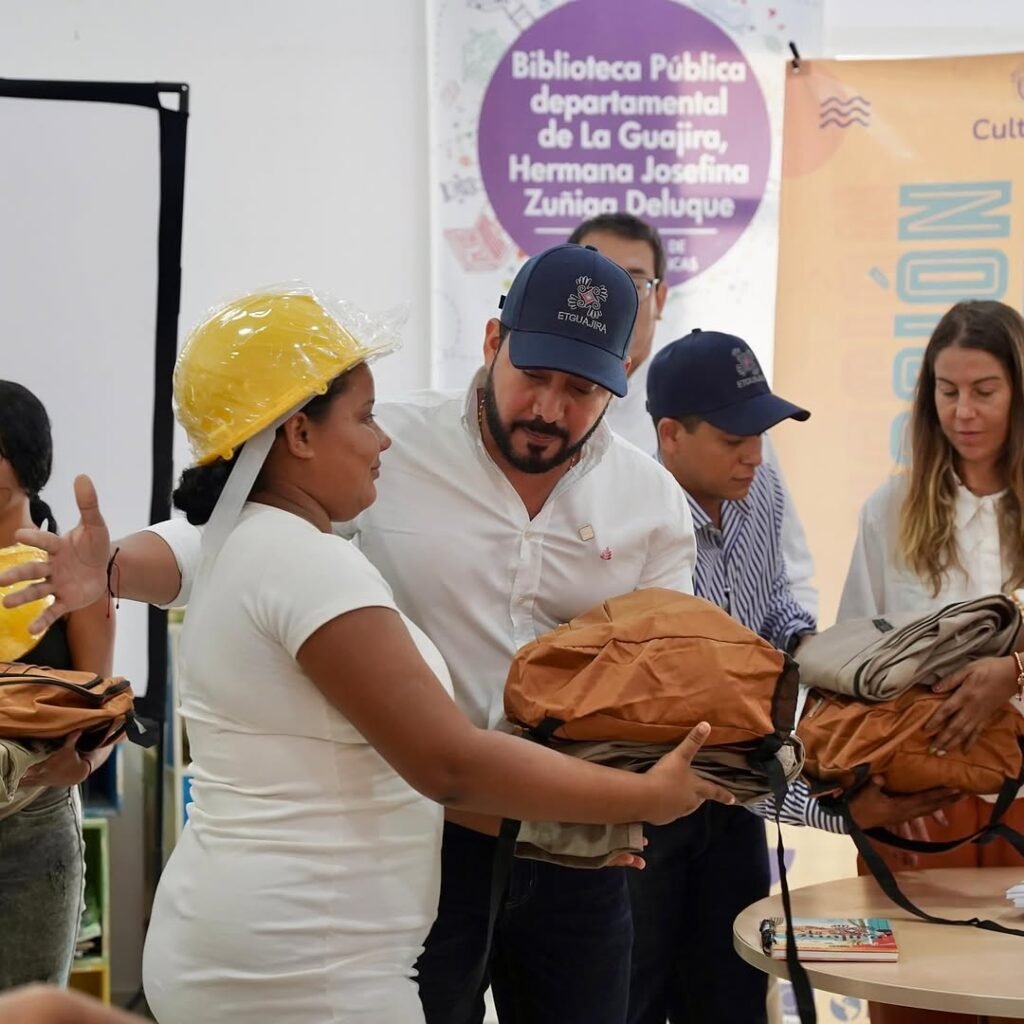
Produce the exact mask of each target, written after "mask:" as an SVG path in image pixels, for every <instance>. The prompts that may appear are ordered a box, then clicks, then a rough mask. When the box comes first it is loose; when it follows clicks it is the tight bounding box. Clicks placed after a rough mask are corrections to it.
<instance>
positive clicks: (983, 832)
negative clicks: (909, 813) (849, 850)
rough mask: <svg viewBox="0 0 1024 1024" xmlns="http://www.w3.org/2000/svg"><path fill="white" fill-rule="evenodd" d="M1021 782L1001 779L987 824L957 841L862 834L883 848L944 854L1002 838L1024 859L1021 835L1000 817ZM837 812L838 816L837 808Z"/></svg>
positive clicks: (878, 830) (880, 832)
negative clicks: (882, 845)
mask: <svg viewBox="0 0 1024 1024" xmlns="http://www.w3.org/2000/svg"><path fill="white" fill-rule="evenodd" d="M1021 782H1022V780H1021V779H1020V778H1017V779H1006V780H1004V782H1003V784H1002V786H1001V787H1000V789H999V795H998V796H997V797H996V802H995V803H994V804H993V805H992V813H991V814H990V815H989V819H988V822H987V823H986V824H984V825H982V827H981V828H979V829H978V830H977V831H976V832H972V833H971V834H970V835H968V836H961V837H960V838H959V839H943V840H924V839H907V838H906V837H905V836H900V835H896V833H895V832H890V831H889V830H888V829H885V828H869V829H865V833H866V834H867V835H868V836H870V837H871V838H872V839H876V840H878V841H879V842H881V843H885V844H886V845H887V846H894V847H896V848H897V849H900V850H908V851H909V852H911V853H947V852H948V851H950V850H955V849H957V847H960V846H966V845H967V844H968V843H981V844H984V843H990V842H992V840H993V839H996V838H999V837H1002V838H1003V839H1005V840H1006V841H1007V842H1008V843H1009V844H1010V845H1011V846H1012V847H1013V848H1014V849H1015V850H1016V851H1017V852H1018V853H1019V854H1020V855H1021V856H1022V857H1024V836H1022V835H1021V834H1020V833H1019V832H1017V831H1016V830H1015V829H1012V828H1010V826H1009V825H1005V824H1003V823H1002V818H1003V815H1004V814H1005V813H1006V812H1007V810H1009V807H1010V804H1012V803H1013V801H1014V800H1016V798H1017V793H1018V791H1019V789H1020V787H1021ZM837 809H838V810H839V811H840V813H842V808H841V807H839V808H837Z"/></svg>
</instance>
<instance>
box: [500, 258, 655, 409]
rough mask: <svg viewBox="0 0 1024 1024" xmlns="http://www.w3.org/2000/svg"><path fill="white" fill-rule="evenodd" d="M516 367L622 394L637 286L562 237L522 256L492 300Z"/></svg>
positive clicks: (616, 267)
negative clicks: (552, 373)
mask: <svg viewBox="0 0 1024 1024" xmlns="http://www.w3.org/2000/svg"><path fill="white" fill-rule="evenodd" d="M498 308H499V309H500V310H501V322H502V323H503V324H504V325H505V326H506V327H507V328H509V331H510V332H511V333H510V334H509V339H508V357H509V359H510V360H511V361H512V365H513V366H515V367H517V368H518V369H520V370H557V371H558V372H560V373H571V374H573V375H575V376H577V377H583V378H584V380H589V381H592V382H593V383H594V384H597V385H599V386H600V387H602V388H607V389H608V390H609V391H610V392H611V393H612V394H613V395H618V396H619V397H620V398H621V397H622V396H623V395H624V394H625V393H626V367H625V365H624V362H625V359H626V355H627V354H628V352H629V339H630V337H631V336H632V334H633V322H634V321H635V320H636V310H637V295H636V286H635V285H634V284H633V281H632V279H631V278H630V276H629V274H627V273H626V271H625V270H623V269H622V267H620V266H619V265H618V264H617V263H613V262H612V261H611V260H610V259H608V258H607V257H606V256H602V255H601V254H600V253H599V252H598V251H597V250H596V249H595V248H594V247H593V246H590V245H576V244H574V243H571V242H566V243H565V244H564V245H556V246H554V248H551V249H546V250H545V251H544V252H542V253H538V254H537V255H536V256H532V257H531V258H530V259H528V260H527V261H526V262H525V263H524V264H523V266H522V268H521V269H520V271H519V273H518V274H516V277H515V280H514V281H513V282H512V286H511V287H510V288H509V290H508V294H507V295H503V296H502V298H501V302H500V303H499V304H498Z"/></svg>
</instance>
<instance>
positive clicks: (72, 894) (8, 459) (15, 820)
mask: <svg viewBox="0 0 1024 1024" xmlns="http://www.w3.org/2000/svg"><path fill="white" fill-rule="evenodd" d="M52 462H53V444H52V439H51V434H50V419H49V416H48V415H47V413H46V409H45V408H44V407H43V404H42V403H41V402H40V401H39V399H38V398H37V397H36V396H35V395H34V394H32V392H31V391H29V390H28V389H27V388H25V387H22V386H21V385H20V384H15V383H14V382H12V381H0V569H2V568H8V567H9V566H12V565H16V564H19V563H21V562H25V561H27V560H34V559H35V558H37V557H38V555H39V552H38V551H36V549H34V548H29V547H25V546H24V545H21V544H15V537H14V535H15V532H16V531H17V530H18V529H20V528H22V527H25V526H33V525H34V526H39V527H44V528H46V529H49V530H50V531H52V532H54V533H55V532H56V529H57V526H56V523H55V522H54V519H53V514H52V513H51V512H50V509H49V506H48V505H47V504H46V502H44V501H43V500H42V498H40V497H39V492H40V491H41V490H42V489H43V487H44V486H45V485H46V482H47V481H48V480H49V478H50V467H51V464H52ZM9 589H14V588H9ZM4 592H6V589H5V591H0V597H2V595H3V593H4ZM40 606H41V602H36V603H34V604H31V605H26V606H22V607H20V608H11V609H8V608H3V607H0V661H24V662H32V663H35V664H45V665H50V666H52V667H54V668H69V669H88V670H89V671H92V672H98V673H102V674H104V675H108V674H109V673H110V662H111V658H112V656H113V647H114V622H113V619H111V618H108V617H107V611H106V607H105V602H100V603H99V604H97V605H94V606H92V607H90V608H84V609H82V610H81V611H77V612H74V613H72V614H71V615H67V616H65V617H63V618H60V619H58V620H57V621H56V622H55V623H54V624H53V626H51V628H50V630H49V631H48V632H47V633H46V634H44V635H43V637H42V638H41V639H40V638H39V637H38V636H33V635H32V634H31V633H29V632H28V623H29V622H30V621H31V620H32V619H33V618H34V617H35V614H38V612H39V611H40ZM33 613H34V614H33ZM77 739H78V735H77V734H73V735H71V736H69V737H68V739H67V741H66V742H65V743H64V744H63V745H61V746H59V747H58V748H57V749H56V750H55V751H54V753H52V754H50V756H49V757H47V758H46V759H45V760H42V761H38V762H37V763H35V764H33V765H32V766H31V767H29V768H28V770H27V771H25V772H24V774H22V773H21V772H20V771H19V773H18V774H19V782H18V786H17V788H16V789H15V791H14V793H13V794H11V795H10V799H7V800H0V990H3V989H7V988H12V987H14V986H15V985H21V984H24V983H26V982H31V981H48V982H52V983H54V984H58V985H64V984H66V983H67V979H68V974H69V972H70V970H71V965H72V961H73V959H74V954H75V942H76V939H77V936H78V921H79V917H80V914H81V902H82V887H83V882H84V863H83V859H82V827H81V821H80V816H81V809H80V807H79V804H78V798H77V794H76V792H75V787H77V785H78V783H80V782H83V781H84V780H85V778H86V777H87V776H88V775H89V773H90V772H91V771H93V770H94V769H95V768H96V767H98V766H99V765H100V764H102V762H103V761H104V760H106V758H107V757H108V756H109V754H110V748H109V747H108V748H106V749H105V750H102V751H92V752H89V753H80V752H79V751H78V750H76V748H75V743H76V741H77ZM0 743H5V744H7V745H6V747H5V750H6V756H7V759H8V763H13V762H14V760H15V759H16V758H17V759H18V761H19V763H22V762H23V760H24V755H23V754H20V750H17V751H16V749H15V747H14V746H13V745H11V744H9V742H8V741H0ZM4 791H5V793H6V791H7V787H6V786H5V787H4Z"/></svg>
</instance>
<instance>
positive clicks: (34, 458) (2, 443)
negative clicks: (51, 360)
mask: <svg viewBox="0 0 1024 1024" xmlns="http://www.w3.org/2000/svg"><path fill="white" fill-rule="evenodd" d="M0 457H2V458H4V459H6V460H7V461H8V462H9V463H10V464H11V469H12V470H14V475H15V477H17V480H18V483H19V484H20V485H21V488H22V490H23V491H24V492H25V493H26V494H27V495H28V501H29V514H30V515H31V516H32V522H34V523H35V524H36V526H45V527H46V529H48V530H49V531H50V533H56V532H57V521H56V520H55V519H54V518H53V513H52V512H51V511H50V506H49V505H47V504H46V502H45V501H43V499H42V498H40V497H39V492H40V491H41V490H42V489H43V488H44V487H45V486H46V483H47V481H48V480H49V479H50V470H51V469H52V468H53V435H52V433H51V431H50V417H49V416H48V415H47V413H46V407H45V406H44V405H43V403H42V402H40V401H39V399H38V398H36V396H35V395H34V394H32V392H31V391H29V389H28V388H26V387H22V385H21V384H15V383H14V381H11V380H0Z"/></svg>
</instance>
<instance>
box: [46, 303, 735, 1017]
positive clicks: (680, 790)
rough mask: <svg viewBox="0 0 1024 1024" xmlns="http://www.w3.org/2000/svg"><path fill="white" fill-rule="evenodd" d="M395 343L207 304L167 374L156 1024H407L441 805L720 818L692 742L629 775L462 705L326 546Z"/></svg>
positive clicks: (442, 673)
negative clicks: (189, 528) (174, 515)
mask: <svg viewBox="0 0 1024 1024" xmlns="http://www.w3.org/2000/svg"><path fill="white" fill-rule="evenodd" d="M393 344H394V342H393V337H392V334H391V332H390V331H389V330H387V329H386V327H385V326H384V325H381V324H379V323H376V322H374V321H372V320H370V319H369V318H367V317H364V316H361V315H360V314H358V313H357V312H356V311H355V310H354V309H352V308H351V307H349V306H346V305H344V304H338V303H331V302H329V301H327V300H326V299H324V298H323V297H321V296H319V295H317V294H315V293H314V292H312V291H311V290H310V289H308V288H305V287H302V286H293V287H284V288H278V289H272V290H264V291H261V292H258V293H255V294H252V295H248V296H245V297H244V298H241V299H239V300H237V301H235V302H232V303H229V304H227V305H226V306H224V307H222V308H220V309H218V310H217V311H216V312H214V313H212V314H211V315H210V316H208V317H207V318H206V319H205V320H204V321H203V322H202V323H200V324H199V326H198V327H197V328H196V329H195V330H194V331H193V332H192V334H191V335H190V336H189V338H188V340H187V342H186V344H185V347H184V349H183V350H182V353H181V355H180V357H179V359H178V364H177V367H176V370H175V381H174V391H175V401H176V406H177V414H178V418H179V420H180V421H181V423H182V424H183V426H184V427H185V429H186V431H187V433H188V435H189V439H190V441H191V444H192V448H193V452H194V454H195V458H196V465H195V466H193V467H192V468H191V469H188V470H186V471H185V473H184V474H183V476H182V479H181V483H180V485H179V487H178V489H177V490H176V492H175V495H174V500H175V504H176V505H177V506H178V507H179V508H180V509H182V510H183V511H184V512H185V513H186V514H187V516H188V518H189V519H190V520H191V521H192V522H193V523H197V524H204V526H203V537H202V567H201V569H200V570H199V573H198V576H197V579H196V581H195V583H194V585H193V588H192V593H191V597H190V600H189V606H188V612H187V615H186V618H185V627H184V632H183V635H182V642H181V652H180V659H181V660H180V673H179V675H180V701H181V712H182V716H183V718H184V719H185V722H186V724H187V727H188V733H189V741H190V748H191V754H192V759H193V765H192V768H193V788H192V794H193V798H194V802H193V803H192V804H191V806H190V813H189V821H188V824H187V826H186V828H185V830H184V832H183V834H182V836H181V837H180V839H179V840H178V843H177V845H176V846H175V848H174V852H173V854H172V856H171V859H170V861H169V863H168V865H167V868H166V869H165V871H164V873H163V875H162V877H161V879H160V884H159V887H158V890H157V894H156V898H155V901H154V905H153V913H152V917H151V920H150V927H149V931H148V934H147V938H146V948H145V953H144V964H143V978H144V984H145V989H146V997H147V1001H148V1004H149V1007H150V1009H151V1011H152V1012H153V1013H154V1014H155V1016H156V1018H157V1020H158V1021H160V1022H161V1024H186V1022H187V1024H195V1022H202V1021H216V1022H218V1024H232V1022H238V1024H242V1022H244V1024H261V1022H265V1024H290V1022H295V1024H298V1022H302V1024H308V1022H311V1021H327V1020H330V1021H334V1022H335V1024H344V1022H355V1021H357V1020H358V1021H373V1022H381V1024H384V1022H386V1024H422V1021H423V1014H422V1010H421V1007H420V1004H419V998H418V992H417V989H416V984H415V980H414V967H413V965H414V963H415V961H416V959H417V957H418V955H419V953H420V951H421V949H422V946H423V942H424V939H425V938H426V935H427V932H428V930H429V928H430V925H431V923H432V921H433V918H434V915H435V912H436V907H437V899H438V889H439V884H440V857H439V854H440V841H441V823H442V811H441V807H440V806H439V805H440V804H445V805H447V806H451V807H458V808H463V809H465V810H469V811H478V812H482V813H485V814H491V815H499V816H509V817H513V818H527V819H532V820H538V821H559V820H560V821H579V822H592V823H597V824H604V823H614V822H629V821H653V822H660V821H668V820H671V819H673V818H676V817H678V816H680V815H682V814H686V813H689V812H691V811H692V810H694V809H695V808H696V807H697V806H698V805H699V804H700V802H701V801H702V800H704V799H717V800H723V801H726V802H732V798H731V797H730V796H729V794H728V793H726V792H725V791H724V790H722V789H720V788H719V787H717V786H715V785H713V784H711V783H708V782H704V781H702V780H700V779H698V778H696V777H695V776H694V775H693V774H692V773H691V772H690V771H689V761H690V758H691V757H692V755H693V753H694V751H695V750H696V749H697V748H698V747H699V746H700V744H701V742H703V739H704V737H705V735H706V732H707V727H706V726H703V725H702V726H699V727H698V728H697V729H695V730H694V731H693V733H692V734H691V735H690V736H689V737H688V738H687V740H685V741H684V743H682V744H681V745H680V747H679V748H678V749H677V750H676V751H674V752H673V753H671V754H670V755H669V756H668V757H666V758H665V759H664V760H663V761H661V762H660V763H659V764H658V765H657V766H656V767H655V768H654V769H652V770H651V771H650V772H649V773H648V774H646V775H632V774H629V773H627V772H620V771H615V770H613V769H605V768H599V767H597V766H595V765H591V764H587V763H584V762H581V761H578V760H575V759H571V758H567V757H564V756H562V755H559V754H556V753H553V752H552V751H550V750H548V749H546V748H544V747H542V746H539V745H537V744H534V743H530V742H527V741H524V740H521V739H518V738H515V737H512V736H507V735H503V734H500V733H497V732H493V731H487V730H483V729H478V728H476V727H475V726H473V725H472V724H471V723H470V722H469V721H468V720H467V719H466V718H465V717H464V716H463V715H462V714H461V712H460V711H459V710H458V709H457V708H456V706H455V704H454V703H453V702H452V700H451V697H450V685H451V684H450V680H449V676H448V672H447V669H446V667H445V664H444V662H443V660H442V658H441V656H440V654H439V653H438V651H437V649H436V648H435V647H434V646H433V644H432V643H431V642H430V640H429V639H428V638H427V637H426V636H425V635H424V634H423V633H422V632H421V631H420V630H419V629H418V628H417V627H416V626H415V625H414V624H413V623H412V622H410V621H409V620H408V619H406V618H405V617H404V616H403V615H402V614H401V613H400V612H399V611H398V609H397V607H396V605H395V601H394V598H393V596H392V594H391V591H390V589H389V587H388V586H387V584H386V583H385V582H384V579H383V578H382V577H381V575H380V573H379V572H378V571H377V570H376V569H375V568H374V567H373V566H372V565H371V564H370V562H369V561H368V560H367V559H366V558H365V556H363V555H362V553H361V552H360V551H359V550H358V549H357V548H356V547H354V546H353V545H352V544H350V543H349V542H348V541H346V540H343V539H341V538H340V537H337V536H335V535H334V534H333V533H332V532H331V523H332V522H339V521H345V520H350V519H353V518H355V517H356V516H358V515H359V513H360V512H361V511H362V510H364V509H365V508H367V507H368V506H369V505H370V504H371V503H372V502H373V501H374V499H375V497H376V491H375V483H374V482H375V480H376V478H377V476H378V474H379V473H380V472H381V470H382V458H381V457H382V455H383V454H384V453H385V452H386V450H387V448H388V447H389V445H390V440H389V439H388V438H387V436H386V435H385V434H384V433H383V432H382V431H381V430H380V428H379V427H378V426H377V424H376V423H375V422H374V418H373V404H374V389H373V377H372V375H371V373H370V370H369V367H368V361H369V360H370V359H372V358H373V357H375V356H378V355H380V354H381V353H382V352H385V351H387V350H388V349H390V348H391V347H393ZM385 461H386V460H385ZM384 468H385V469H386V467H384ZM89 496H90V494H89V488H88V487H87V486H86V485H85V484H84V482H83V483H82V484H81V485H80V487H79V499H80V502H81V505H82V508H83V516H84V517H86V518H88V520H89V526H88V530H89V531H92V532H91V533H90V534H89V536H88V537H86V533H85V532H81V531H85V530H86V527H85V526H84V525H83V527H81V528H80V532H79V533H78V535H77V536H78V538H79V540H80V541H83V542H84V544H86V545H92V546H93V547H95V546H97V545H98V549H99V550H102V551H104V552H105V551H106V544H107V539H108V538H107V536H106V530H105V527H104V525H103V521H102V518H101V517H100V515H99V511H98V509H97V508H96V507H95V506H94V505H90V503H89V500H88V499H89ZM87 506H88V509H87ZM71 548H72V545H71V544H70V543H68V542H64V541H57V542H49V543H48V547H47V550H48V552H49V555H50V563H49V564H50V566H52V567H54V571H56V566H57V565H58V563H60V564H62V565H64V566H65V567H66V570H67V571H66V573H65V574H64V576H63V579H64V582H65V583H69V582H70V583H71V584H72V585H71V586H70V587H65V586H62V587H61V588H60V589H61V590H62V598H61V599H62V600H63V599H64V597H65V596H66V595H67V594H68V593H70V592H71V591H72V590H74V587H75V585H76V584H77V583H81V582H83V580H81V579H76V577H77V574H78V573H79V572H86V573H87V572H88V562H89V559H88V558H87V559H84V560H83V559H82V558H80V557H78V555H76V554H74V553H72V552H71ZM46 589H47V587H42V588H40V589H39V590H37V591H34V593H40V592H45V591H46ZM54 589H56V588H54ZM482 955H483V950H481V956H482ZM464 995H465V993H457V992H453V993H452V999H453V1002H454V1001H455V1000H457V999H459V998H460V997H462V996H464Z"/></svg>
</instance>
